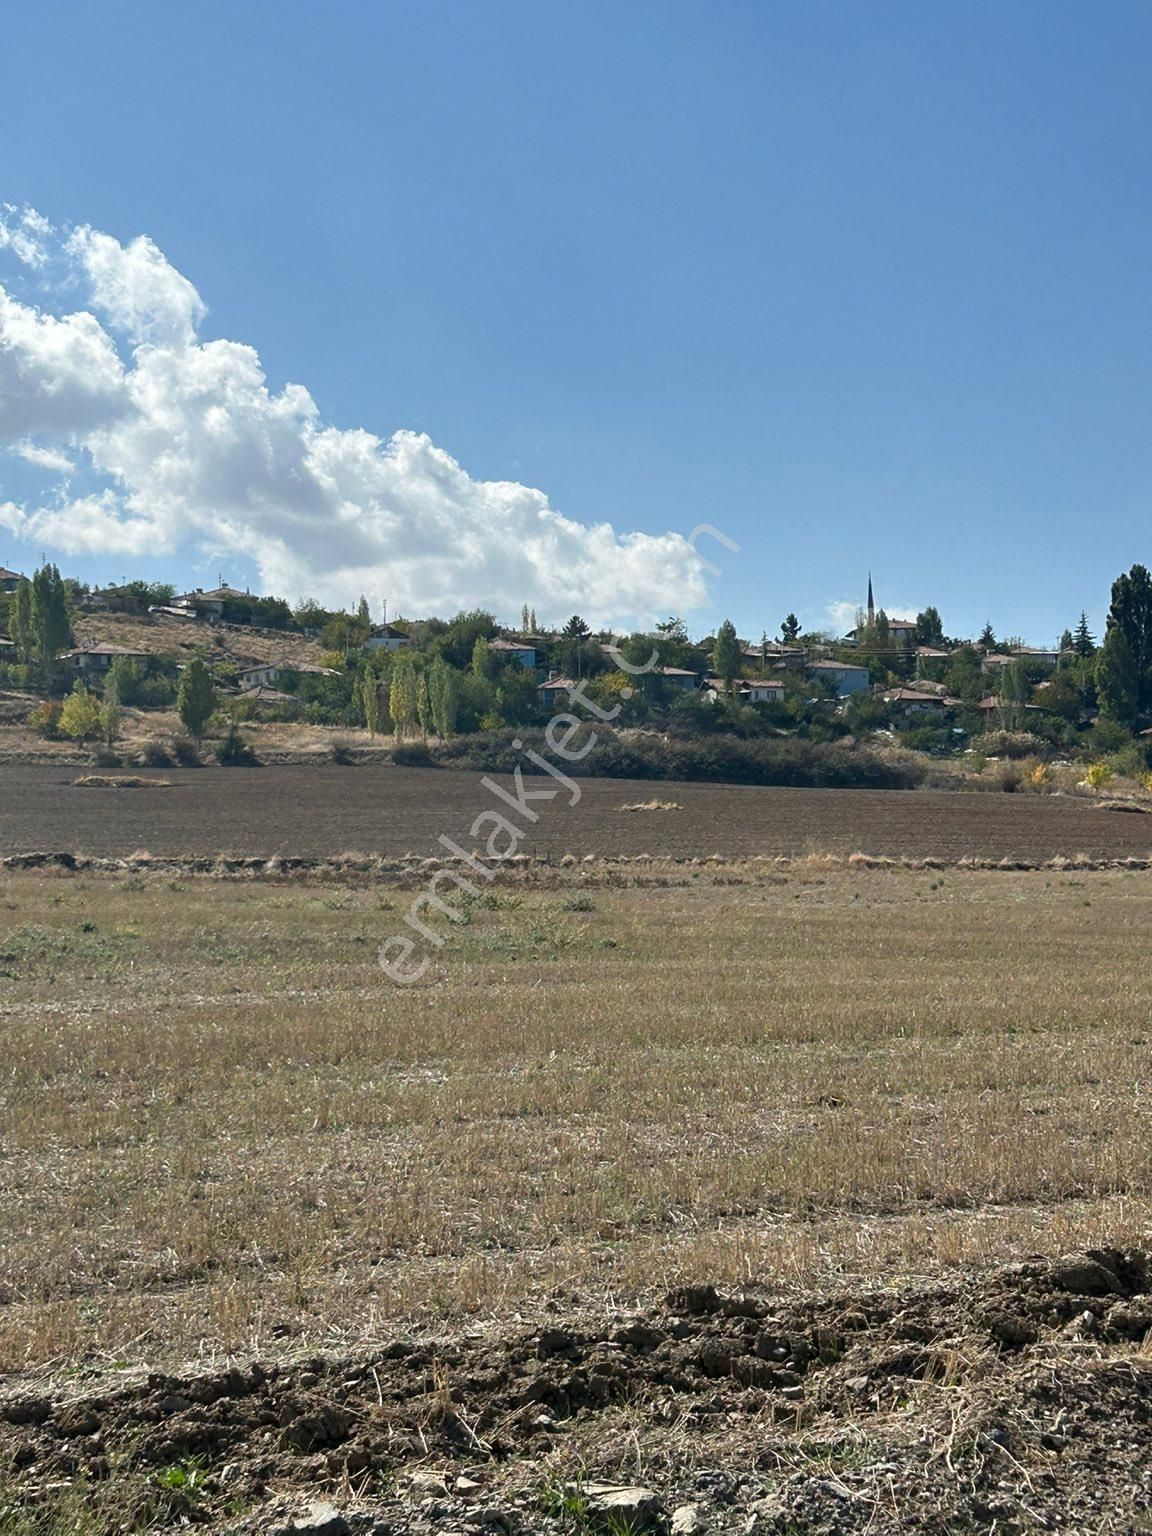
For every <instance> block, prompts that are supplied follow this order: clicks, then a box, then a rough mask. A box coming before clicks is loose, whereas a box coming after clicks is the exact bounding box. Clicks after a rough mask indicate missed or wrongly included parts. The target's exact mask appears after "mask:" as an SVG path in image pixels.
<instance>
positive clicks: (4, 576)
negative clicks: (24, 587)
mask: <svg viewBox="0 0 1152 1536" xmlns="http://www.w3.org/2000/svg"><path fill="white" fill-rule="evenodd" d="M23 580H24V578H23V576H21V574H20V572H19V571H9V570H7V569H6V568H5V567H4V566H2V565H0V592H15V590H16V587H17V585H18V584H19V583H20V582H22V581H23Z"/></svg>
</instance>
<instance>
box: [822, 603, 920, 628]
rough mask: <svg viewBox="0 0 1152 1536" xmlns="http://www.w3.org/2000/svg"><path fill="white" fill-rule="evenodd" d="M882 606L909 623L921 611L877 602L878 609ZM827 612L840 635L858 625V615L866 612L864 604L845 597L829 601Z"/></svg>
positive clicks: (886, 610)
mask: <svg viewBox="0 0 1152 1536" xmlns="http://www.w3.org/2000/svg"><path fill="white" fill-rule="evenodd" d="M880 608H883V609H884V612H885V613H886V614H887V615H888V617H889V618H890V619H905V620H907V621H908V622H909V623H912V622H913V621H914V620H915V618H916V616H917V614H918V613H919V612H920V609H918V608H907V607H905V608H901V607H899V606H898V605H894V606H892V607H889V606H888V604H887V603H880V604H877V611H879V609H880ZM826 612H827V614H828V617H829V618H830V619H831V620H832V627H833V629H834V630H835V631H836V633H837V634H838V635H843V634H846V633H847V632H848V630H850V629H854V628H855V627H856V615H857V614H858V613H863V612H864V604H863V603H850V602H849V601H848V600H847V599H846V598H845V599H841V601H839V602H835V603H829V604H828V607H827V609H826Z"/></svg>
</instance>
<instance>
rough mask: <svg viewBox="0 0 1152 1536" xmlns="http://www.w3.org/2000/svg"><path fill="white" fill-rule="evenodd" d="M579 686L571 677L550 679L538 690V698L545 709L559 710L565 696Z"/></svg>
mask: <svg viewBox="0 0 1152 1536" xmlns="http://www.w3.org/2000/svg"><path fill="white" fill-rule="evenodd" d="M578 686H579V684H578V683H575V682H574V681H573V680H572V678H570V677H550V678H549V679H548V680H547V682H544V683H541V684H540V686H539V687H538V688H537V690H536V697H537V698H538V699H539V700H540V703H541V704H542V705H543V706H544V708H545V709H558V708H559V707H560V704H561V702H562V701H563V699H564V696H565V695H566V694H568V693H570V692H571V690H572V689H573V688H576V687H578Z"/></svg>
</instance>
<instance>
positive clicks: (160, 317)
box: [64, 225, 208, 347]
mask: <svg viewBox="0 0 1152 1536" xmlns="http://www.w3.org/2000/svg"><path fill="white" fill-rule="evenodd" d="M64 248H65V251H66V253H67V254H68V255H69V256H70V257H71V258H72V259H73V260H74V261H75V262H77V263H78V264H79V266H80V267H82V268H83V270H84V272H85V273H86V275H87V277H88V281H89V283H90V285H91V292H92V303H93V305H94V306H95V307H96V308H97V309H98V310H100V311H101V312H102V313H103V314H105V315H107V317H108V321H109V323H110V324H111V326H112V328H113V330H115V331H121V332H123V334H124V335H125V336H127V337H128V339H129V341H131V342H132V343H133V344H134V345H136V344H141V343H145V342H150V343H153V344H155V345H156V346H161V347H186V346H188V345H189V344H190V343H191V342H192V341H193V340H194V338H195V336H196V331H197V328H198V326H199V325H200V322H201V321H202V320H203V319H204V316H205V315H206V314H207V313H208V311H207V308H206V307H205V304H204V301H203V300H202V299H201V297H200V295H199V294H198V293H197V292H196V290H195V288H194V287H193V286H192V284H191V283H190V282H189V281H188V279H187V278H186V277H185V276H183V274H182V273H180V272H177V270H176V268H175V267H173V266H172V265H171V264H170V263H169V262H168V261H166V260H165V258H164V254H163V252H162V251H160V249H159V248H158V247H157V246H156V245H155V244H154V243H153V242H152V241H151V240H149V239H148V237H147V236H146V235H138V236H137V238H136V239H135V240H133V241H132V242H131V243H130V244H129V245H121V244H120V242H119V241H118V240H113V238H112V236H111V235H102V234H101V233H100V232H99V231H98V230H95V229H90V228H89V227H88V226H87V225H84V227H83V228H81V229H77V230H75V231H74V232H73V233H72V234H71V235H70V236H69V238H68V240H67V242H66V244H65V247H64Z"/></svg>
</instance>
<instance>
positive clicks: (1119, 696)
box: [1096, 624, 1140, 726]
mask: <svg viewBox="0 0 1152 1536" xmlns="http://www.w3.org/2000/svg"><path fill="white" fill-rule="evenodd" d="M1096 689H1097V692H1098V693H1099V695H1100V708H1101V711H1102V712H1103V714H1104V715H1105V716H1106V717H1107V718H1108V719H1109V720H1115V721H1116V722H1117V723H1118V724H1120V725H1128V726H1130V725H1133V724H1134V723H1135V721H1136V718H1137V716H1138V715H1139V713H1140V674H1139V672H1138V671H1137V669H1136V658H1135V657H1134V656H1133V654H1132V647H1131V646H1130V645H1129V644H1128V637H1127V635H1126V633H1125V631H1124V630H1123V628H1122V627H1121V626H1120V625H1119V624H1113V625H1112V626H1111V627H1110V628H1109V630H1108V632H1107V634H1106V635H1105V636H1104V644H1103V645H1102V646H1101V647H1100V650H1099V651H1098V652H1097V655H1096Z"/></svg>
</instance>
